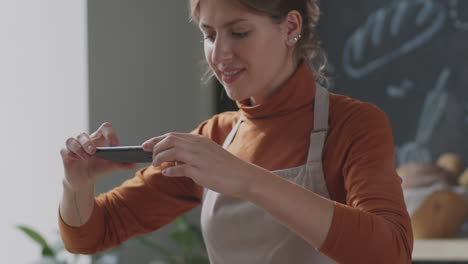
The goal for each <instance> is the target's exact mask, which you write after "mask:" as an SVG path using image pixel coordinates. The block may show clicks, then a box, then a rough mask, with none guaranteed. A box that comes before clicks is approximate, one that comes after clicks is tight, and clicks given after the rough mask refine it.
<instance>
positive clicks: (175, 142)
mask: <svg viewBox="0 0 468 264" xmlns="http://www.w3.org/2000/svg"><path fill="white" fill-rule="evenodd" d="M180 141H181V139H180V138H178V137H177V136H175V135H173V134H172V133H171V134H168V135H167V136H165V137H164V138H162V140H161V141H159V142H158V143H157V144H156V145H154V147H153V160H154V159H155V158H156V155H158V154H159V153H160V152H163V151H165V150H169V149H171V148H176V147H177V146H181V144H182V143H181V142H180Z"/></svg>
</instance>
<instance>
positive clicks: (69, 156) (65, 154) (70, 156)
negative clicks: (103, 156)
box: [60, 148, 81, 161]
mask: <svg viewBox="0 0 468 264" xmlns="http://www.w3.org/2000/svg"><path fill="white" fill-rule="evenodd" d="M60 155H61V156H62V160H63V161H67V160H80V159H81V158H80V157H79V156H78V155H76V154H75V153H73V152H71V151H70V150H68V149H67V148H62V149H61V150H60Z"/></svg>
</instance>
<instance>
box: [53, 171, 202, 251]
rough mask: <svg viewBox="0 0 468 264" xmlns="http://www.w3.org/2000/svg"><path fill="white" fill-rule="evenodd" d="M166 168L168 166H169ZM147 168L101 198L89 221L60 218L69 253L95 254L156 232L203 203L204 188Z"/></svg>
mask: <svg viewBox="0 0 468 264" xmlns="http://www.w3.org/2000/svg"><path fill="white" fill-rule="evenodd" d="M166 166H167V165H166ZM161 170H162V168H160V167H152V166H150V167H147V168H144V169H142V170H140V171H138V172H137V173H136V175H135V177H134V178H132V179H130V180H127V181H125V182H124V183H123V184H122V185H121V186H119V187H117V188H115V189H113V190H111V191H109V192H107V193H104V194H101V195H99V196H98V197H96V199H95V202H94V209H93V213H92V215H91V217H90V219H89V220H88V222H87V223H86V224H85V225H83V226H81V227H79V228H76V227H70V226H68V225H67V224H65V223H64V222H63V220H62V219H61V218H60V217H59V227H60V234H61V236H62V240H63V243H64V245H65V247H66V249H67V250H69V251H70V252H74V253H82V254H92V253H96V252H99V251H102V250H105V249H108V248H111V247H115V246H118V245H119V244H121V243H122V242H124V241H125V240H127V239H129V238H131V237H133V236H136V235H140V234H144V233H148V232H151V231H154V230H156V229H158V228H160V227H162V226H164V225H166V224H167V223H169V222H171V221H172V220H173V219H175V218H176V217H178V216H180V215H182V214H184V213H185V212H187V211H189V210H190V209H192V208H194V207H196V206H197V205H199V204H200V201H201V196H202V193H203V189H202V188H201V187H200V186H198V185H196V184H195V183H194V182H193V181H192V180H191V179H188V178H185V177H184V178H169V177H165V176H163V175H162V174H161Z"/></svg>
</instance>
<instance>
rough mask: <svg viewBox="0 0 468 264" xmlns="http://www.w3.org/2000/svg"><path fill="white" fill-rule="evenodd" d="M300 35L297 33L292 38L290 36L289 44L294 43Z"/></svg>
mask: <svg viewBox="0 0 468 264" xmlns="http://www.w3.org/2000/svg"><path fill="white" fill-rule="evenodd" d="M301 37H302V36H301V34H299V35H297V36H295V37H294V38H290V39H289V40H288V41H289V43H291V44H292V43H296V42H297V41H298V40H300V39H301Z"/></svg>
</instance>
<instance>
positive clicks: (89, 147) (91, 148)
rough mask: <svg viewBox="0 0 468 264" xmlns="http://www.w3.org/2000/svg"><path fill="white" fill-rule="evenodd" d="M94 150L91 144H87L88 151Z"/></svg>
mask: <svg viewBox="0 0 468 264" xmlns="http://www.w3.org/2000/svg"><path fill="white" fill-rule="evenodd" d="M93 151H94V147H93V146H91V145H90V146H88V152H90V153H92V152H93Z"/></svg>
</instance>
